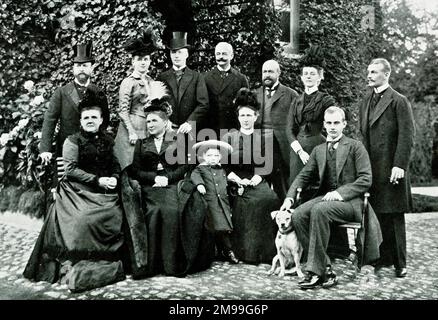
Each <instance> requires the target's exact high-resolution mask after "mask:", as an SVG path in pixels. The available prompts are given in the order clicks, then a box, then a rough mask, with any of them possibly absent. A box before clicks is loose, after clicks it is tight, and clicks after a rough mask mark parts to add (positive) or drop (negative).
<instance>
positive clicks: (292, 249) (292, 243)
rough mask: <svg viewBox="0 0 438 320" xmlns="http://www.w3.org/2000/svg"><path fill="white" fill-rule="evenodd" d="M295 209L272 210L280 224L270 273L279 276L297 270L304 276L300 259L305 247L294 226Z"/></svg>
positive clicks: (273, 217) (272, 215) (273, 215)
mask: <svg viewBox="0 0 438 320" xmlns="http://www.w3.org/2000/svg"><path fill="white" fill-rule="evenodd" d="M293 211H294V210H292V209H290V210H285V211H273V212H271V217H272V219H275V222H276V223H277V225H278V232H277V237H276V238H275V246H276V247H277V255H276V256H275V257H274V258H273V259H272V266H271V269H270V270H269V271H268V273H269V274H278V276H279V277H283V276H284V275H285V274H293V273H295V272H296V273H297V274H298V276H299V277H301V278H302V277H304V274H303V272H302V271H301V265H300V260H301V255H302V254H303V247H302V246H301V243H300V242H299V241H298V239H297V235H296V233H295V231H294V230H293V228H292V212H293ZM278 263H280V266H278V267H277V264H278ZM294 265H295V267H294Z"/></svg>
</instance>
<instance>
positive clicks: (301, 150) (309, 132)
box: [286, 46, 335, 183]
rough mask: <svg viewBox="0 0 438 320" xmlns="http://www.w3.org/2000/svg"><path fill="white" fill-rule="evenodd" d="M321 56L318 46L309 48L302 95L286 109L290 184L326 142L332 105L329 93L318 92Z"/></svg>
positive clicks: (302, 73)
mask: <svg viewBox="0 0 438 320" xmlns="http://www.w3.org/2000/svg"><path fill="white" fill-rule="evenodd" d="M323 65H324V62H323V56H322V54H321V49H320V48H319V47H316V46H314V47H310V49H309V50H308V51H307V53H306V55H305V56H304V58H303V61H302V69H301V81H302V82H303V84H304V92H303V93H302V94H301V95H300V96H298V98H296V99H295V101H294V102H293V105H292V107H291V108H290V109H289V115H288V119H287V121H288V122H287V127H286V134H287V137H288V140H289V142H290V144H291V147H292V150H291V155H290V177H289V182H290V183H292V182H293V180H294V179H295V177H296V176H297V175H298V173H299V172H300V171H301V169H302V168H303V167H304V165H305V164H306V163H307V161H308V160H309V155H310V153H311V152H312V150H313V148H314V147H315V146H317V145H318V144H321V143H324V142H325V137H324V135H323V134H322V130H323V121H324V111H325V110H326V109H327V108H328V107H330V106H333V105H335V100H334V99H333V97H332V96H330V95H329V94H328V93H325V92H322V91H319V90H318V87H319V85H320V83H321V80H323V79H324V77H323V72H324V70H323Z"/></svg>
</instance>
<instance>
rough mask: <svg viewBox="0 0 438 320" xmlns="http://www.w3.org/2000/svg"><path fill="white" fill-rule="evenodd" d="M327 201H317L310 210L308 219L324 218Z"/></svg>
mask: <svg viewBox="0 0 438 320" xmlns="http://www.w3.org/2000/svg"><path fill="white" fill-rule="evenodd" d="M326 207H327V203H324V202H318V203H316V204H315V205H314V206H313V207H312V209H311V210H310V220H321V219H325V218H326V213H327V208H326Z"/></svg>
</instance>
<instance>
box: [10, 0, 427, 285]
mask: <svg viewBox="0 0 438 320" xmlns="http://www.w3.org/2000/svg"><path fill="white" fill-rule="evenodd" d="M168 2H169V3H170V2H172V1H168ZM274 2H275V4H276V5H278V3H279V2H282V1H273V2H272V3H274ZM283 2H284V1H283ZM283 2H282V3H283ZM303 2H305V1H290V2H288V6H289V3H290V5H291V6H290V7H288V8H289V9H290V10H293V8H294V5H297V3H298V5H301V6H303V7H302V8H303V9H302V10H304V12H306V10H308V8H307V7H306V6H307V5H306V4H302V3H303ZM155 5H156V4H155ZM218 5H219V6H222V5H224V6H225V4H218ZM257 5H258V4H257ZM264 5H270V4H264ZM198 6H199V8H201V9H202V8H203V7H202V6H201V5H199V4H198ZM195 8H196V7H195ZM244 8H246V7H244ZM291 8H292V9H291ZM201 9H198V10H201ZM233 10H234V9H233ZM169 12H171V11H169ZM195 12H196V11H195ZM242 12H243V11H242ZM288 12H289V11H288ZM289 13H290V15H291V20H290V21H291V24H290V27H291V29H290V32H291V33H290V37H291V39H292V38H293V32H294V29H293V23H292V21H293V19H292V18H293V14H295V13H294V11H290V12H289ZM365 14H369V12H368V11H367V12H366V13H365ZM167 19H169V18H167ZM212 19H213V18H212ZM213 20H214V19H213ZM169 21H171V20H167V22H168V24H167V28H166V30H165V32H164V33H163V32H162V30H159V29H158V28H157V26H156V24H154V23H150V24H149V25H148V24H147V23H146V24H144V23H142V24H141V25H140V26H139V27H138V28H136V29H132V30H130V31H129V34H130V36H126V37H125V39H124V41H123V42H122V43H119V45H118V52H119V53H120V55H121V56H120V57H121V58H123V59H124V60H123V61H126V62H127V64H126V65H121V64H120V63H117V64H114V65H112V60H111V59H110V58H109V59H108V60H104V59H102V57H103V55H102V52H104V51H105V48H103V47H100V43H101V42H99V41H96V39H92V38H90V39H88V40H87V41H84V40H83V39H84V38H83V37H78V38H77V39H79V40H77V41H73V42H71V43H70V44H69V48H70V49H69V50H70V51H69V52H70V54H66V55H64V56H63V58H62V59H63V62H62V63H63V66H66V65H68V73H69V77H70V78H69V79H70V80H69V81H66V82H64V83H62V84H60V85H58V86H55V87H54V88H53V92H51V93H50V99H49V100H48V103H47V108H46V110H44V112H43V113H41V119H42V125H41V128H40V133H38V134H34V137H36V139H39V140H38V143H37V149H36V151H34V152H36V153H35V154H36V158H35V159H34V160H33V161H34V162H35V165H36V164H37V165H38V166H39V167H38V168H41V171H40V174H39V177H41V178H39V179H40V180H41V181H42V179H43V178H45V179H46V180H45V182H44V183H41V182H40V180H39V185H40V186H42V187H41V188H40V189H41V193H40V194H41V195H43V196H42V197H41V201H42V199H43V198H44V210H43V219H42V220H41V221H42V227H41V229H40V230H39V232H38V236H37V237H36V241H35V242H34V243H32V244H31V247H32V249H31V251H30V254H29V255H28V257H29V258H28V260H27V262H26V264H25V267H24V269H22V270H21V271H20V272H21V274H22V276H23V277H24V278H25V279H27V280H30V282H31V283H32V285H38V284H39V283H41V282H44V283H50V284H61V285H65V286H66V287H67V288H68V289H69V291H70V292H71V293H80V292H87V291H89V290H93V289H96V288H104V287H106V286H108V285H112V284H116V283H118V282H120V281H124V280H125V279H132V280H133V281H134V282H135V281H144V280H145V279H153V278H155V277H169V278H171V277H175V278H189V279H190V278H191V277H193V276H195V275H197V274H202V273H203V272H206V271H208V270H211V268H217V266H222V265H225V266H230V267H232V268H236V269H237V268H245V266H247V265H250V266H257V267H258V268H261V269H263V272H264V276H265V277H266V278H272V279H283V280H286V281H288V283H290V286H291V287H295V288H298V289H300V290H303V291H306V292H321V291H324V290H325V291H327V290H334V291H336V290H338V288H342V287H345V286H348V282H349V280H347V279H346V278H343V277H342V274H343V273H344V272H343V270H342V269H340V268H341V267H340V266H339V264H336V263H335V261H337V259H345V260H346V261H349V263H350V264H352V265H353V267H354V268H355V270H356V272H358V273H360V272H361V269H362V268H363V267H365V266H367V267H368V268H372V270H373V273H374V274H375V275H376V276H378V277H380V278H382V277H383V278H387V279H391V280H390V281H403V279H402V278H406V279H407V278H409V277H410V276H411V274H415V271H412V270H411V269H410V266H409V263H410V261H411V260H410V259H411V258H409V251H408V249H407V247H408V246H407V231H406V224H407V222H406V220H405V214H406V213H410V212H413V208H414V202H413V195H412V186H411V166H412V161H413V155H414V154H416V152H415V149H414V148H415V143H416V137H417V135H418V129H419V127H418V124H417V119H416V118H415V114H414V108H413V103H412V99H413V98H411V96H409V94H408V93H406V92H401V91H400V90H398V87H397V88H394V86H393V84H392V79H393V77H394V76H393V74H394V73H395V72H396V71H395V70H399V68H400V66H399V65H398V64H397V63H398V61H397V60H394V59H391V57H390V56H389V54H385V53H384V52H380V51H378V50H376V49H373V50H374V52H375V54H372V55H369V57H370V58H369V59H368V60H367V61H366V63H365V64H363V66H362V67H361V70H360V72H361V73H360V74H356V75H354V76H355V77H357V78H358V79H359V78H360V81H361V83H363V84H364V86H363V87H362V88H349V89H348V90H351V91H353V90H359V89H360V90H361V94H360V95H359V94H357V96H355V99H356V100H355V102H354V103H352V104H350V103H347V102H346V101H347V100H346V98H345V99H344V98H342V95H340V94H339V92H337V90H339V91H342V90H346V89H345V88H347V87H348V83H345V86H344V87H342V86H339V87H333V86H332V83H333V81H334V80H333V79H336V80H338V78H337V76H339V77H340V78H339V79H341V80H340V82H342V81H343V80H342V79H344V78H342V77H344V76H345V74H344V75H343V74H335V73H333V72H332V70H331V69H330V68H331V66H332V64H331V62H329V61H332V60H330V59H332V53H331V52H330V49H329V48H328V47H326V46H325V45H324V43H323V42H320V41H316V39H317V38H316V36H315V41H312V40H311V39H310V40H309V39H308V38H306V37H308V36H309V35H306V37H303V39H305V41H307V43H306V45H301V47H300V49H294V48H293V47H292V46H293V45H294V43H293V42H291V43H290V44H289V47H286V48H283V49H282V50H283V51H285V52H286V53H284V52H283V53H281V54H279V53H278V52H279V51H278V50H279V49H278V48H277V49H276V50H277V52H274V51H269V50H268V51H266V50H265V51H263V54H260V55H258V56H257V53H256V52H257V50H259V49H258V48H254V52H255V53H254V52H252V53H249V52H248V53H246V52H243V51H242V50H241V48H240V46H239V45H236V43H235V42H234V41H233V38H232V37H231V36H229V37H228V36H226V35H225V36H221V37H222V38H221V40H219V41H216V42H215V43H214V44H212V43H210V50H204V51H203V49H199V48H198V51H196V50H197V49H196V47H195V44H194V43H193V42H191V41H190V40H192V34H191V33H190V32H188V31H187V30H185V29H184V28H178V27H177V26H176V25H175V24H171V23H169ZM172 21H173V20H172ZM196 21H197V20H196V19H195V22H196ZM214 21H215V20H214ZM362 21H364V20H362ZM218 23H219V22H218ZM288 23H289V22H288ZM365 30H367V29H365ZM226 32H227V30H225V34H226ZM367 32H369V31H367ZM199 34H202V30H200V31H199ZM244 35H245V33H244V32H243V31H242V36H244ZM199 37H201V36H199ZM300 39H301V38H300ZM245 41H246V40H245ZM248 41H249V40H248ZM198 45H199V43H198ZM261 46H263V44H261ZM297 48H298V47H297ZM291 50H292V51H293V52H295V53H293V54H291V53H290V52H291ZM345 50H346V51H347V49H345ZM348 50H350V49H348ZM108 52H109V51H108ZM195 52H197V53H196V55H195ZM199 52H201V53H202V54H200V53H199ZM266 52H268V53H266ZM370 52H372V50H371V49H370ZM245 54H248V55H255V56H257V59H258V60H257V61H255V60H254V62H253V63H254V64H253V65H252V66H251V68H252V69H251V70H253V71H254V73H252V72H251V73H249V72H246V71H245V70H249V69H248V66H247V65H240V64H239V63H242V61H244V56H245ZM288 59H289V60H288ZM342 59H344V60H345V61H346V64H347V63H348V64H354V63H355V61H354V60H349V59H354V57H349V56H348V55H346V56H345V57H344V58H342ZM118 61H119V60H118ZM201 62H202V63H204V64H205V65H208V66H209V68H207V69H206V68H198V67H197V66H199V65H203V64H202V63H201ZM41 63H44V62H41ZM163 65H166V68H164V69H163V68H162V66H163ZM104 66H105V67H104ZM108 66H110V68H112V69H114V70H116V69H117V72H118V74H123V75H124V76H123V77H121V79H116V80H115V81H113V80H112V79H110V78H109V77H107V78H103V79H105V82H104V83H103V82H102V81H101V80H100V81H96V74H98V75H99V78H98V79H102V77H101V74H102V73H101V72H103V71H102V70H104V69H102V70H100V71H99V68H106V67H108ZM291 70H295V71H293V72H291ZM397 72H398V71H397ZM291 74H292V76H294V77H295V78H296V79H298V80H299V81H298V82H297V85H296V86H292V85H290V83H291V81H290V77H291ZM328 79H329V80H328ZM327 81H330V83H329V84H330V85H327V84H326V83H325V82H327ZM108 83H110V85H109V84H108ZM343 85H344V84H343ZM108 88H111V90H112V91H109V90H108ZM5 119H6V118H5ZM25 125H26V124H25ZM25 125H24V126H25ZM420 129H421V128H420ZM2 138H3V137H2ZM1 145H3V142H2V144H1ZM4 154H5V153H4ZM4 154H3V155H2V156H1V160H3V158H4ZM5 168H6V167H5ZM2 170H3V169H2ZM5 172H6V171H5ZM1 175H3V173H2V174H1ZM388 270H390V271H388ZM340 274H341V275H340ZM399 278H401V279H400V280H397V279H399ZM224 281H226V280H225V279H224Z"/></svg>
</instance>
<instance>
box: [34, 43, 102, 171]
mask: <svg viewBox="0 0 438 320" xmlns="http://www.w3.org/2000/svg"><path fill="white" fill-rule="evenodd" d="M74 49H75V57H74V58H73V75H74V81H72V82H70V83H68V84H66V85H64V86H62V87H60V88H57V89H56V90H55V92H54V93H53V95H52V98H51V100H50V105H49V108H48V109H47V111H46V113H45V114H44V122H43V128H42V135H41V143H40V147H39V149H40V157H41V160H42V163H43V164H48V163H49V162H50V160H51V158H52V155H53V154H55V156H57V157H60V156H61V155H62V146H63V144H64V141H65V139H66V138H67V137H68V136H69V135H71V134H74V133H76V132H78V131H79V128H80V113H79V110H78V104H79V102H80V101H81V100H82V98H83V96H84V95H85V92H86V91H87V90H91V91H94V92H97V95H99V96H100V97H102V99H104V100H105V102H106V104H105V105H106V106H108V101H107V98H106V96H105V94H104V93H103V91H102V90H101V89H99V88H98V87H97V86H96V85H94V84H92V83H91V82H90V78H91V75H92V73H93V68H94V65H93V63H94V58H93V57H92V44H91V42H89V43H87V44H78V45H77V46H76V47H75V48H74ZM102 117H103V124H102V126H101V127H102V129H104V128H106V127H107V125H108V122H109V110H108V108H107V107H106V108H104V109H102ZM58 121H59V132H58V133H57V136H56V140H55V148H53V145H52V142H53V138H54V137H55V128H56V125H57V123H58Z"/></svg>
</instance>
